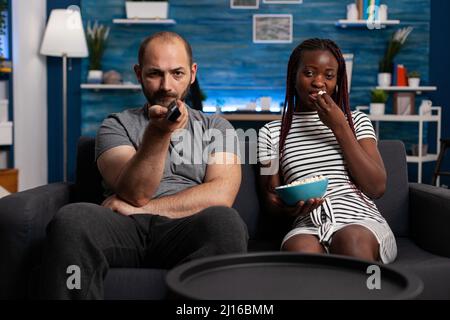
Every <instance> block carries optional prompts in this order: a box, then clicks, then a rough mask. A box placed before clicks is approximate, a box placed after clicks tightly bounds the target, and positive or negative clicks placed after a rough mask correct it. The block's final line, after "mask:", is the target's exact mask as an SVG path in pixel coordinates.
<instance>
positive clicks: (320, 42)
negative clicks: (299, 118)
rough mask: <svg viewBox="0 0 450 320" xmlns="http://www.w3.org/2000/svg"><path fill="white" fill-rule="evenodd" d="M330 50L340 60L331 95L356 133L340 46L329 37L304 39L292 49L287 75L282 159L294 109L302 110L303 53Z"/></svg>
mask: <svg viewBox="0 0 450 320" xmlns="http://www.w3.org/2000/svg"><path fill="white" fill-rule="evenodd" d="M316 50H320V51H329V52H330V53H331V54H332V55H333V56H334V57H335V58H336V60H337V62H338V72H337V83H336V85H337V88H339V90H335V92H333V94H332V95H331V98H332V99H333V101H334V102H335V103H336V104H337V105H338V106H339V107H340V108H341V109H342V111H343V112H344V114H345V115H346V117H347V121H348V124H349V125H350V128H351V129H352V131H353V133H355V127H354V125H353V120H352V116H351V110H350V102H349V97H348V85H347V71H346V68H345V60H344V56H343V55H342V52H341V50H340V49H339V47H338V46H337V45H336V43H334V42H333V41H332V40H329V39H317V38H313V39H308V40H305V41H303V42H302V43H301V44H300V45H298V46H297V47H296V48H295V49H294V51H292V53H291V56H290V58H289V63H288V67H287V77H286V96H285V100H284V107H283V117H282V120H281V132H280V144H279V153H280V159H281V157H282V156H283V151H284V150H283V149H284V145H285V142H286V137H287V135H288V133H289V130H290V128H291V124H292V118H293V115H294V110H295V108H296V106H297V105H298V106H299V109H300V110H302V106H301V105H300V99H299V97H298V95H297V91H296V80H297V73H298V68H299V66H300V61H301V59H302V53H303V52H304V51H316Z"/></svg>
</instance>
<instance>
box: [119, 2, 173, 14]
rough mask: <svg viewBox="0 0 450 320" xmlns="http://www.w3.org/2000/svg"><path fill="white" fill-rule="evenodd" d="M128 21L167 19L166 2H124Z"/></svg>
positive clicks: (167, 6) (167, 4)
mask: <svg viewBox="0 0 450 320" xmlns="http://www.w3.org/2000/svg"><path fill="white" fill-rule="evenodd" d="M125 10H126V13H127V18H128V19H167V16H168V12H169V1H168V0H129V1H126V2H125Z"/></svg>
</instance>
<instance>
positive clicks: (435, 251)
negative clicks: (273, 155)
mask: <svg viewBox="0 0 450 320" xmlns="http://www.w3.org/2000/svg"><path fill="white" fill-rule="evenodd" d="M245 147H246V148H247V150H248V149H249V144H245ZM379 148H380V151H381V154H382V157H383V159H384V162H385V165H386V169H387V171H388V184H387V190H386V193H385V195H384V196H383V197H382V198H381V199H378V200H377V201H376V203H377V205H378V206H379V208H380V210H381V212H382V213H383V215H384V216H385V218H386V219H387V220H388V222H389V224H390V226H391V228H392V230H393V231H394V233H395V235H396V237H397V245H398V258H397V260H396V261H395V262H394V263H393V265H394V266H396V267H399V268H405V269H408V270H409V271H412V272H413V273H415V274H416V275H418V276H419V277H420V278H421V279H422V280H423V282H424V290H423V292H422V294H421V296H420V298H422V299H450V258H449V257H450V190H446V189H440V188H436V187H433V186H429V185H422V184H416V183H408V180H407V167H406V159H405V148H404V145H403V144H402V142H400V141H380V143H379ZM256 170H257V168H256V166H255V165H250V164H244V165H243V180H242V185H241V189H240V191H239V194H238V197H237V199H236V202H235V205H234V207H235V208H236V209H237V210H238V211H239V213H240V214H241V216H242V218H243V219H244V221H245V222H246V223H247V226H248V230H249V233H250V236H251V239H250V242H249V250H250V251H265V250H278V247H279V243H280V240H281V237H282V235H283V233H284V232H286V228H288V224H289V223H290V221H288V220H280V219H279V218H277V219H274V218H273V217H271V216H268V215H266V214H265V213H264V210H260V209H261V206H260V204H259V201H258V190H257V185H256V174H255V173H256ZM101 191H102V190H101V185H100V175H99V173H98V171H97V169H96V166H95V163H94V140H93V139H92V138H88V137H82V138H81V139H80V141H79V145H78V154H77V169H76V182H75V183H74V184H66V183H54V184H49V185H46V186H42V187H38V188H35V189H31V190H27V191H23V192H19V193H15V194H12V195H10V196H7V197H5V198H3V199H0V298H3V299H5V298H9V299H10V298H13V299H16V298H18V299H23V298H34V297H35V295H34V294H35V284H36V279H37V272H36V270H37V268H38V265H39V259H40V253H41V244H42V241H43V239H44V237H45V227H46V226H47V224H48V223H49V221H50V220H51V219H52V217H53V216H54V214H55V213H56V212H57V210H58V209H59V208H61V207H62V206H64V205H65V204H68V203H71V202H80V201H87V202H95V203H99V202H101V201H102V196H101ZM166 272H167V271H166V270H158V269H147V268H141V269H126V268H113V269H111V270H110V271H109V272H108V274H107V276H106V279H105V298H106V299H163V298H165V297H166V294H167V288H166V286H165V274H166Z"/></svg>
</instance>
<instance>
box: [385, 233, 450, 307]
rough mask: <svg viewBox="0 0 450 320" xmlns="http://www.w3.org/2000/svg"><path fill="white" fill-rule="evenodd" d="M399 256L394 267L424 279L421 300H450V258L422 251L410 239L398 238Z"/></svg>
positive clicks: (393, 264)
mask: <svg viewBox="0 0 450 320" xmlns="http://www.w3.org/2000/svg"><path fill="white" fill-rule="evenodd" d="M396 240H397V248H398V255H397V259H396V260H395V261H394V262H393V263H392V266H393V267H398V268H401V269H405V270H408V271H409V272H412V273H414V274H416V275H417V276H418V277H419V278H420V279H422V281H423V284H424V289H423V291H422V293H421V294H420V296H419V297H418V298H419V299H447V300H448V299H450V258H446V257H441V256H437V255H434V254H432V253H430V252H427V251H425V250H422V249H421V248H420V247H418V246H417V245H416V244H415V243H414V242H413V241H411V240H410V239H408V238H403V237H402V238H397V239H396Z"/></svg>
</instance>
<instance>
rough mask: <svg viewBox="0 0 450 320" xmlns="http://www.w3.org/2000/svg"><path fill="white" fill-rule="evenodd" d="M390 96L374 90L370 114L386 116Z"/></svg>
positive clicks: (371, 97) (382, 91) (371, 96)
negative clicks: (385, 111)
mask: <svg viewBox="0 0 450 320" xmlns="http://www.w3.org/2000/svg"><path fill="white" fill-rule="evenodd" d="M387 100H388V94H387V93H386V92H385V91H384V90H380V89H374V90H372V92H371V95H370V101H371V102H370V109H369V112H370V114H373V115H382V114H384V110H385V106H386V101H387Z"/></svg>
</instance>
